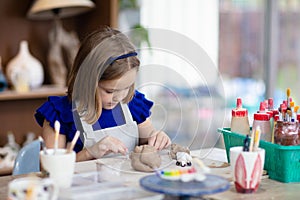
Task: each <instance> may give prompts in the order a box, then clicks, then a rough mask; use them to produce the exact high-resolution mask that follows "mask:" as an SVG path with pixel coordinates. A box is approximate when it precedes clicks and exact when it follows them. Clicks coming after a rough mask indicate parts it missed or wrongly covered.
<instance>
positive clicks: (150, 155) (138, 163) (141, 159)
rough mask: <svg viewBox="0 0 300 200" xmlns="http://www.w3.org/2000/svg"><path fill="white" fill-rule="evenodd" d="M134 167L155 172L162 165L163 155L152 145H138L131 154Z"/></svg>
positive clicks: (138, 169)
mask: <svg viewBox="0 0 300 200" xmlns="http://www.w3.org/2000/svg"><path fill="white" fill-rule="evenodd" d="M130 159H131V166H132V168H133V169H135V170H137V171H142V172H153V171H154V170H155V169H157V168H159V167H160V165H161V157H160V155H159V154H158V151H157V150H156V149H155V148H154V147H153V146H150V145H141V146H136V147H135V149H134V151H133V152H131V154H130Z"/></svg>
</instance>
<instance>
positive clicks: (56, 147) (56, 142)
mask: <svg viewBox="0 0 300 200" xmlns="http://www.w3.org/2000/svg"><path fill="white" fill-rule="evenodd" d="M54 130H55V138H54V154H55V153H56V150H57V149H58V136H59V130H60V123H59V121H57V120H56V121H55V122H54Z"/></svg>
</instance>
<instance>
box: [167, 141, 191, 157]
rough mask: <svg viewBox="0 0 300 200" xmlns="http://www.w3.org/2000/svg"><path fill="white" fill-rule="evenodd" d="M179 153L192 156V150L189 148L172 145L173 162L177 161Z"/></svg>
mask: <svg viewBox="0 0 300 200" xmlns="http://www.w3.org/2000/svg"><path fill="white" fill-rule="evenodd" d="M177 152H186V153H187V154H190V150H189V148H188V147H183V146H181V145H179V144H176V143H172V144H171V151H170V155H171V158H172V159H173V160H177V156H176V153H177Z"/></svg>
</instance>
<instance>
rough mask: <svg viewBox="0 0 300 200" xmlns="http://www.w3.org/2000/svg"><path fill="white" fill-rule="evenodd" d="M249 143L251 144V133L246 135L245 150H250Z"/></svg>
mask: <svg viewBox="0 0 300 200" xmlns="http://www.w3.org/2000/svg"><path fill="white" fill-rule="evenodd" d="M249 145H250V138H249V135H246V138H245V140H244V146H243V151H249Z"/></svg>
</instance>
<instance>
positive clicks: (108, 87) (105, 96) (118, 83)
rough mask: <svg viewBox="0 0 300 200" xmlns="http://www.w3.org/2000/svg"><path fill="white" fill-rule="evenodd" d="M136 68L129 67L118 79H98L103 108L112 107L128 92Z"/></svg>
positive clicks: (108, 108)
mask: <svg viewBox="0 0 300 200" xmlns="http://www.w3.org/2000/svg"><path fill="white" fill-rule="evenodd" d="M136 74H137V70H136V69H131V70H129V71H128V72H126V73H125V74H124V75H123V76H122V77H120V78H119V79H114V80H107V81H100V82H99V85H98V86H99V91H100V98H101V100H102V107H103V108H104V109H107V110H110V109H113V108H114V107H115V106H116V105H117V104H118V103H120V102H121V101H122V100H123V99H124V98H125V97H126V96H127V94H128V92H129V88H130V87H131V86H132V84H134V82H135V78H136Z"/></svg>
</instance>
